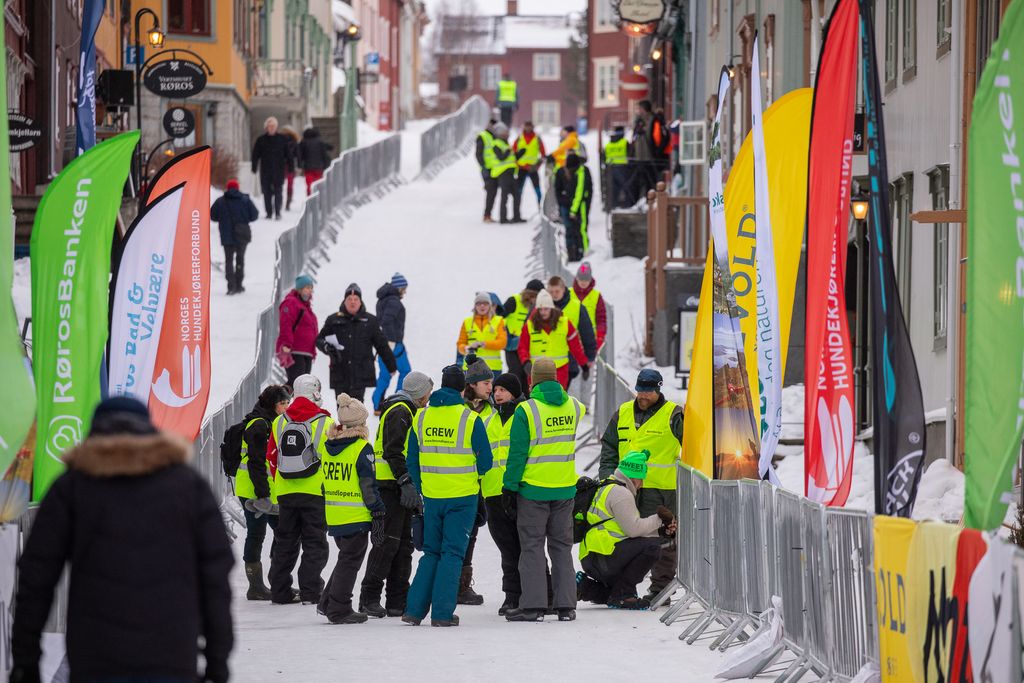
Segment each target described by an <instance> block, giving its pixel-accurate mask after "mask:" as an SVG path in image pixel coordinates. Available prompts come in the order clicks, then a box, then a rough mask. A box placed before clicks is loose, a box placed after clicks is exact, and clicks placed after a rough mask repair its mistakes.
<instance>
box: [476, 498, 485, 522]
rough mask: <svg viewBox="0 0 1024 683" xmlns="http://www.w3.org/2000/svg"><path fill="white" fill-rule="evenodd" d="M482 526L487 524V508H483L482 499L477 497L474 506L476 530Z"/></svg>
mask: <svg viewBox="0 0 1024 683" xmlns="http://www.w3.org/2000/svg"><path fill="white" fill-rule="evenodd" d="M484 524H487V508H486V507H484V499H483V498H482V497H478V498H477V506H476V528H477V529H479V528H480V527H482V526H483V525H484Z"/></svg>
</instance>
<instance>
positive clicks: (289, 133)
mask: <svg viewBox="0 0 1024 683" xmlns="http://www.w3.org/2000/svg"><path fill="white" fill-rule="evenodd" d="M281 133H282V134H283V135H284V136H285V137H286V138H288V151H287V154H288V159H289V160H290V161H291V166H290V167H289V168H288V171H287V172H286V173H285V175H284V177H285V192H284V210H285V211H291V210H292V197H294V196H295V169H297V168H298V166H299V134H298V133H297V132H295V129H294V128H292V127H291V126H281Z"/></svg>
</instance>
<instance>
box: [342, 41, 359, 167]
mask: <svg viewBox="0 0 1024 683" xmlns="http://www.w3.org/2000/svg"><path fill="white" fill-rule="evenodd" d="M362 37H363V35H362V32H361V31H360V29H359V24H356V23H354V22H353V23H351V24H349V25H348V27H347V28H346V29H345V30H344V31H343V32H342V33H341V42H342V43H343V44H347V45H348V48H349V53H348V64H346V65H345V66H346V69H345V99H344V101H343V102H342V106H341V127H340V137H341V140H340V142H341V149H342V150H346V149H351V148H353V147H355V146H356V144H357V143H356V135H357V132H356V87H357V85H358V83H359V74H358V73H357V71H356V43H357V42H359V40H360V39H361V38H362ZM342 49H344V47H342Z"/></svg>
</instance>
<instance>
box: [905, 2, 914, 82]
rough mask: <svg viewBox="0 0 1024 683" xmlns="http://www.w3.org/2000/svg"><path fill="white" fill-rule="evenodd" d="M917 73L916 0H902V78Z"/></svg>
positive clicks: (906, 79)
mask: <svg viewBox="0 0 1024 683" xmlns="http://www.w3.org/2000/svg"><path fill="white" fill-rule="evenodd" d="M916 75H917V0H903V80H904V81H908V80H910V79H911V78H913V77H914V76H916Z"/></svg>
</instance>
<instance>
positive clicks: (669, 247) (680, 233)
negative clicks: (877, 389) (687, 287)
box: [644, 182, 710, 356]
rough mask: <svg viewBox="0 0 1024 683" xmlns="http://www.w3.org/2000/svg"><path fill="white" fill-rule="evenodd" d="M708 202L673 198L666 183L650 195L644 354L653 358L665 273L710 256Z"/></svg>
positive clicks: (663, 305)
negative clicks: (677, 265) (674, 267)
mask: <svg viewBox="0 0 1024 683" xmlns="http://www.w3.org/2000/svg"><path fill="white" fill-rule="evenodd" d="M709 225H710V223H709V215H708V198H707V197H671V196H669V194H668V192H666V191H665V183H663V182H660V183H658V185H657V189H655V190H651V191H650V192H648V193H647V260H646V262H645V264H644V279H645V284H646V290H647V302H646V309H647V310H646V313H647V316H646V335H645V339H644V353H645V354H647V355H648V356H651V355H654V350H653V347H654V342H653V339H652V336H653V334H654V317H655V315H656V314H657V313H658V311H661V310H664V309H665V308H666V307H667V306H668V292H667V288H666V286H665V269H666V267H667V266H668V264H670V263H678V264H684V265H695V266H699V265H701V264H703V263H704V260H705V259H706V257H707V252H708V226H709Z"/></svg>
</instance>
